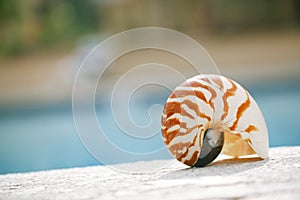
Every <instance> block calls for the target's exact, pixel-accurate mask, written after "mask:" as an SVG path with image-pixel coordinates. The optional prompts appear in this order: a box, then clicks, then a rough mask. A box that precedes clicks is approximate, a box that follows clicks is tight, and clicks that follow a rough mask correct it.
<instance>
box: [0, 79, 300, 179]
mask: <svg viewBox="0 0 300 200" xmlns="http://www.w3.org/2000/svg"><path fill="white" fill-rule="evenodd" d="M299 86H300V81H299V80H298V79H293V80H282V81H279V82H269V83H267V84H264V85H263V86H262V85H248V87H247V86H246V88H248V89H249V91H250V93H251V94H252V96H253V97H254V98H255V99H256V100H257V102H258V104H259V106H260V108H261V110H262V112H263V114H264V116H265V119H266V122H267V126H268V129H269V139H270V146H271V147H274V146H293V145H300V126H299V122H300V87H299ZM167 96H168V94H165V95H163V96H159V97H152V98H149V99H147V100H143V101H142V102H140V103H137V104H136V106H138V108H137V109H138V112H137V115H138V116H137V117H136V118H137V120H141V121H143V118H141V117H140V116H139V114H141V112H145V111H146V110H147V109H148V107H149V105H151V104H153V103H159V104H163V103H164V100H165V99H166V97H167ZM108 107H109V106H108V105H105V104H99V105H97V106H96V108H97V113H98V115H99V116H107V117H105V118H104V119H105V120H106V121H104V122H103V121H102V122H100V123H103V124H104V125H103V128H104V129H106V130H107V131H108V132H110V133H111V135H110V136H109V137H110V139H111V140H113V141H116V142H117V141H119V144H117V145H120V146H122V145H123V147H122V148H126V149H127V150H130V151H134V152H135V151H138V152H147V151H151V150H152V149H157V148H160V147H163V145H164V144H163V142H162V140H161V138H160V134H158V135H157V136H156V137H153V141H152V142H151V145H147V143H143V142H141V143H138V145H133V144H132V143H131V142H130V141H127V140H126V136H124V134H123V133H122V131H120V130H119V129H118V128H117V127H116V126H115V124H114V123H113V121H112V118H111V116H109V115H110V114H109V111H108V110H107V109H108ZM141 116H143V113H142V115H141ZM159 120H160V118H159ZM99 145H101V143H99ZM103 151H105V149H104V150H103ZM112 156H114V155H112ZM163 158H171V157H170V155H169V154H167V153H166V154H163V155H160V157H153V158H152V159H163ZM119 161H120V162H126V159H122V158H119ZM98 164H101V163H100V162H99V161H97V160H96V159H95V158H94V157H93V156H91V155H90V154H89V153H88V151H87V150H86V149H85V147H84V146H83V144H82V143H81V141H80V139H79V137H78V135H77V132H76V128H75V124H74V121H73V115H72V107H71V103H65V104H56V105H49V106H40V107H39V106H32V107H22V108H14V109H7V108H1V109H0V173H1V174H5V173H11V172H25V171H36V170H48V169H56V168H68V167H80V166H88V165H98Z"/></svg>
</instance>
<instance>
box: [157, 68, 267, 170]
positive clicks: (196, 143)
mask: <svg viewBox="0 0 300 200" xmlns="http://www.w3.org/2000/svg"><path fill="white" fill-rule="evenodd" d="M161 123H162V136H163V139H164V142H165V144H166V146H167V148H168V150H169V152H170V153H171V154H172V155H173V156H174V157H175V158H176V159H177V160H179V161H181V162H183V163H185V164H187V165H189V166H196V167H201V166H205V165H207V164H209V163H210V162H212V161H213V160H214V159H215V158H216V157H217V156H218V155H219V154H220V153H223V154H225V155H229V156H233V157H239V156H244V155H251V154H257V155H258V156H259V157H261V158H267V157H268V148H269V141H268V130H267V127H266V123H265V120H264V117H263V115H262V113H261V111H260V109H259V107H258V105H257V103H256V102H255V100H254V99H253V98H252V97H251V95H250V94H249V92H248V91H246V90H245V89H244V88H243V87H242V86H241V85H240V84H238V83H237V82H235V81H233V80H231V79H229V78H226V77H224V76H221V75H214V74H203V75H198V76H195V77H192V78H190V79H188V80H186V81H185V82H184V83H182V84H180V85H179V86H178V87H176V88H175V90H174V91H173V92H172V93H171V95H170V96H169V98H168V100H167V102H166V104H165V106H164V110H163V115H162V120H161Z"/></svg>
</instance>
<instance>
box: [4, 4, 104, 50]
mask: <svg viewBox="0 0 300 200" xmlns="http://www.w3.org/2000/svg"><path fill="white" fill-rule="evenodd" d="M98 8H99V5H98V4H97V2H96V1H93V0H84V1H82V0H28V1H22V0H0V26H1V29H0V54H18V53H22V52H25V51H26V52H27V51H32V50H36V49H42V48H44V47H46V48H49V47H50V48H51V47H52V46H57V45H60V46H61V45H65V44H69V43H72V42H73V41H74V40H76V39H77V38H78V37H79V36H81V35H83V34H86V33H90V32H94V31H97V29H98V27H99V24H100V18H99V12H98Z"/></svg>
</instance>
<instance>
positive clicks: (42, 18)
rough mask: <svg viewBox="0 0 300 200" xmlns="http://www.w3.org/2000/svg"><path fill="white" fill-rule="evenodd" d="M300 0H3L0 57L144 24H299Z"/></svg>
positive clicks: (213, 29)
mask: <svg viewBox="0 0 300 200" xmlns="http://www.w3.org/2000/svg"><path fill="white" fill-rule="evenodd" d="M299 2H300V1H299V0H284V1H283V0H263V1H262V0H251V1H241V0H202V1H199V0H189V1H182V0H164V1H161V0H126V1H122V0H0V55H1V54H2V55H3V54H4V55H15V54H20V53H24V52H31V51H40V50H42V49H49V48H50V49H51V48H55V49H56V48H61V47H65V46H68V45H72V44H74V41H76V40H77V39H78V38H79V37H81V36H83V35H85V34H89V33H97V32H101V31H104V32H114V33H115V32H120V31H124V30H127V29H130V28H135V27H142V26H160V27H166V28H171V29H176V30H179V31H183V32H187V31H193V32H196V33H200V32H201V31H205V32H206V33H207V32H208V33H209V34H211V33H213V34H222V33H239V32H242V31H248V30H258V29H261V28H265V29H268V28H271V29H272V28H273V27H277V28H278V27H296V26H299V24H300V3H299Z"/></svg>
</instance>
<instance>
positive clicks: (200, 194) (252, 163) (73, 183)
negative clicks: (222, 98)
mask: <svg viewBox="0 0 300 200" xmlns="http://www.w3.org/2000/svg"><path fill="white" fill-rule="evenodd" d="M169 163H170V161H169V160H162V161H150V162H138V163H130V164H123V166H125V167H131V166H132V167H134V168H144V167H147V166H150V165H152V166H153V165H155V166H159V165H164V164H166V167H164V168H162V169H160V170H157V171H153V172H148V173H125V172H120V171H116V170H114V169H112V168H109V167H105V166H96V167H85V168H74V169H63V170H52V171H43V172H33V173H23V174H7V175H1V176H0V199H99V198H101V199H137V198H138V199H141V198H142V197H143V199H157V198H160V199H161V198H163V199H172V200H173V199H300V147H280V148H272V149H270V159H268V160H259V159H257V158H252V159H240V160H234V159H227V160H219V161H217V162H215V163H214V164H212V165H211V166H207V167H204V168H188V167H186V166H184V165H182V164H180V163H177V162H175V163H174V162H172V164H171V165H170V164H169ZM115 167H117V168H119V166H115Z"/></svg>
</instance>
